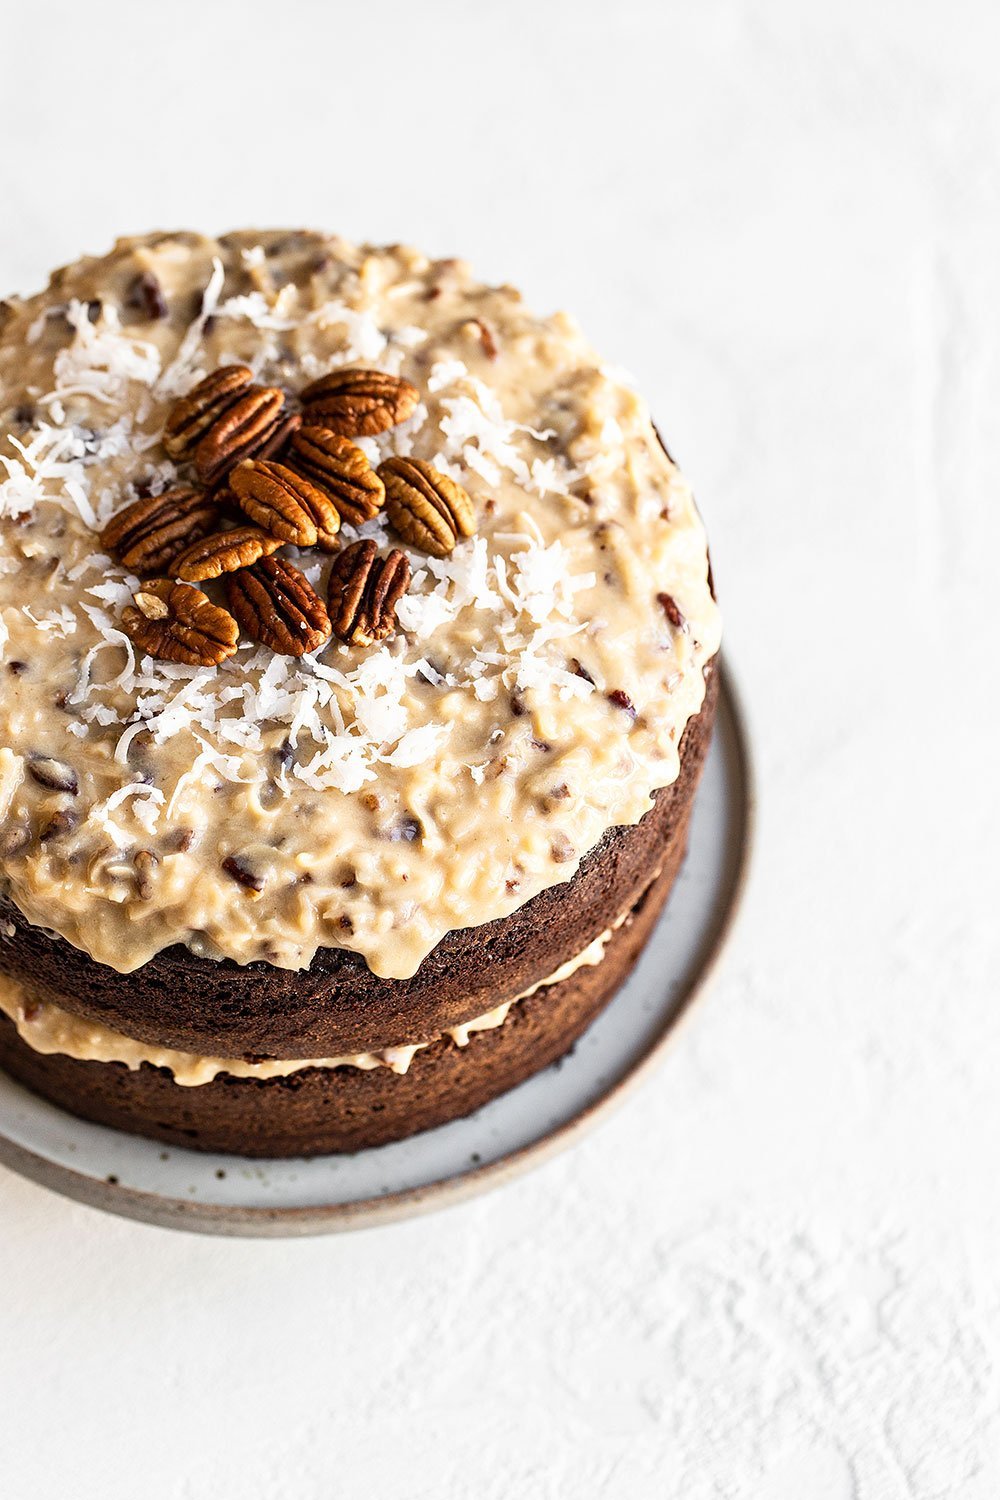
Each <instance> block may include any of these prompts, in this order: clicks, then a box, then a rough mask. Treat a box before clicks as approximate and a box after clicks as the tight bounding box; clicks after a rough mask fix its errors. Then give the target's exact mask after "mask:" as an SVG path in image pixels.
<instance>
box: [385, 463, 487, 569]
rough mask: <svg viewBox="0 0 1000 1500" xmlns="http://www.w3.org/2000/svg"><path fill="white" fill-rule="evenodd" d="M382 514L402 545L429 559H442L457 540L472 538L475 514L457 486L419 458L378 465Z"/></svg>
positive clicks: (462, 491)
mask: <svg viewBox="0 0 1000 1500" xmlns="http://www.w3.org/2000/svg"><path fill="white" fill-rule="evenodd" d="M378 472H379V476H380V478H381V479H382V482H383V483H384V485H385V511H386V515H387V516H388V517H389V520H390V522H391V524H392V525H393V526H394V527H395V529H396V530H397V531H398V532H399V534H400V536H401V537H402V538H403V539H404V541H407V542H409V543H410V544H411V545H412V546H414V547H419V548H420V549H421V550H422V551H423V552H429V553H430V554H431V556H432V557H445V556H447V554H448V553H449V552H450V551H451V550H452V548H453V547H454V546H455V543H456V542H457V541H458V539H459V537H465V536H472V534H473V532H474V531H475V529H476V513H475V511H474V510H473V508H472V501H471V500H470V499H469V497H468V495H467V494H466V493H465V491H464V490H463V488H462V486H461V485H460V484H456V483H455V481H454V480H453V479H449V478H448V476H447V474H442V473H441V472H440V470H439V469H435V468H433V467H432V466H431V465H430V464H428V463H424V461H423V459H420V458H387V459H386V460H385V462H384V463H381V464H379V469H378Z"/></svg>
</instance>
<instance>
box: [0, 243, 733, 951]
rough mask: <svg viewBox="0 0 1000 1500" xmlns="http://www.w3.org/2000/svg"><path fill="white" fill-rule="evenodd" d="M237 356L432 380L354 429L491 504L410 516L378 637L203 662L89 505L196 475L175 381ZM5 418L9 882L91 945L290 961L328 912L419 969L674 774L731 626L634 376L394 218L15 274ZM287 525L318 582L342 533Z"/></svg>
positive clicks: (51, 925)
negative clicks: (185, 447)
mask: <svg viewBox="0 0 1000 1500" xmlns="http://www.w3.org/2000/svg"><path fill="white" fill-rule="evenodd" d="M140 278H153V279H154V283H155V285H156V286H157V287H158V288H159V290H160V292H161V293H162V302H163V304H165V308H166V315H165V316H161V317H156V316H154V317H150V306H149V305H148V301H149V299H147V306H145V307H143V306H142V305H141V302H140V305H138V306H137V305H136V303H137V301H139V300H140V299H137V298H136V297H135V294H134V288H135V286H136V284H137V282H138V281H139V280H140ZM144 284H145V285H146V286H148V285H150V284H151V283H150V282H149V281H148V280H147V281H146V282H145V283H144ZM153 310H155V301H154V309H153ZM484 325H485V326H486V327H487V328H488V329H489V330H490V339H489V340H488V341H484V339H483V337H482V332H481V330H482V327H483V326H484ZM229 363H240V364H245V365H248V366H249V367H250V368H251V369H252V370H253V372H254V374H255V375H256V376H257V378H258V379H260V380H262V381H264V382H266V383H268V384H272V385H278V386H281V387H282V388H283V389H285V390H286V391H287V392H288V393H289V394H290V395H291V396H294V395H295V394H296V393H297V392H298V391H299V390H301V389H302V387H303V386H304V385H306V384H307V383H308V382H310V381H312V380H315V379H317V378H318V377H319V376H321V375H323V374H325V373H326V372H327V371H329V370H331V369H334V368H336V367H338V366H348V365H363V366H366V367H367V368H371V369H377V370H382V371H385V372H387V373H390V374H396V375H402V376H405V377H406V379H407V380H409V381H411V382H412V383H413V384H414V385H415V386H416V387H417V388H418V390H419V391H420V393H421V399H420V402H419V403H418V405H417V407H416V410H415V411H414V412H413V413H412V415H411V416H410V417H409V418H408V419H407V420H406V421H405V422H404V423H402V424H401V425H399V426H396V427H394V428H392V429H391V430H389V431H387V432H385V433H383V434H381V435H380V436H378V437H375V438H365V437H362V438H358V439H356V440H355V441H356V442H357V444H358V446H360V447H362V448H363V449H364V451H365V453H366V454H367V455H368V457H369V459H370V461H371V462H372V463H373V464H377V463H379V462H381V461H382V459H384V458H386V457H388V456H389V455H400V456H404V457H405V456H412V457H414V458H419V459H423V460H426V461H428V462H429V463H431V464H433V465H434V466H435V467H436V468H437V469H438V470H440V471H441V472H442V473H444V474H446V475H448V476H449V477H451V478H453V479H454V480H456V481H457V482H458V483H460V484H461V485H462V486H464V488H465V490H466V491H467V492H468V494H469V495H470V497H471V498H472V501H473V504H474V506H475V511H476V520H477V527H478V530H477V534H476V535H475V536H473V537H471V538H469V539H468V540H464V541H461V542H460V543H459V545H457V546H456V547H455V550H454V551H453V552H452V553H451V554H450V555H449V556H447V557H445V558H440V559H439V558H435V557H428V556H427V555H425V554H423V553H421V552H419V551H416V550H411V549H408V548H404V549H405V550H406V551H407V555H408V557H409V560H410V565H411V568H412V570H413V579H412V582H411V585H410V588H409V591H408V592H407V594H406V595H405V596H404V597H403V599H402V600H401V601H400V603H399V606H398V610H397V617H398V622H399V629H398V631H397V633H396V634H395V635H394V636H393V637H391V638H390V639H389V640H387V641H385V642H384V643H382V644H378V645H374V646H371V647H368V648H362V647H355V646H346V645H343V644H340V643H338V642H337V641H336V640H334V641H332V642H330V643H328V644H326V645H325V646H323V647H322V648H320V649H319V650H318V651H316V652H315V653H313V654H312V655H309V656H305V657H301V658H297V659H296V658H289V657H284V656H277V655H274V654H272V653H271V652H270V651H268V650H266V649H264V648H262V647H258V646H256V645H254V644H253V643H252V642H245V643H243V644H241V645H240V647H239V649H238V651H237V652H236V654H235V655H234V656H232V657H230V658H229V659H228V660H227V661H225V662H223V663H221V664H220V665H219V666H214V667H187V666H179V665H173V664H171V663H168V662H163V661H159V660H154V659H153V658H151V657H148V656H143V654H142V652H141V651H140V650H139V649H138V648H137V647H135V646H134V645H133V643H132V642H131V641H130V640H129V638H128V636H127V635H126V634H125V633H124V632H123V631H122V629H121V625H120V615H121V611H122V609H123V607H124V606H125V605H127V603H128V602H129V600H130V598H131V595H132V594H133V592H134V591H135V590H136V589H137V588H138V587H139V582H140V581H139V580H138V579H137V578H135V577H133V576H131V575H129V574H128V573H127V572H126V571H125V570H123V569H122V568H121V567H119V566H118V565H117V564H116V563H115V562H114V561H113V560H112V559H111V558H110V557H108V556H106V555H105V554H104V553H103V552H102V550H101V545H100V541H99V537H98V531H99V529H100V528H101V527H102V526H103V525H104V523H105V522H106V521H107V520H108V519H109V518H110V517H111V516H112V515H113V514H114V513H115V512H116V511H117V510H118V509H120V508H121V507H122V506H123V505H125V504H127V503H129V502H130V501H132V500H134V499H135V498H136V496H137V495H138V494H140V493H141V494H158V493H161V492H162V491H163V490H164V489H166V488H168V487H169V486H170V485H171V484H173V483H175V482H177V481H181V482H183V481H184V480H185V478H186V471H185V470H184V469H183V468H181V469H178V468H177V467H176V466H175V465H174V464H173V463H172V462H171V460H170V459H169V458H168V457H167V456H166V453H165V451H164V449H163V447H162V443H161V435H162V430H163V425H164V421H165V418H166V414H167V412H168V410H169V407H170V404H171V403H172V402H173V401H174V400H175V399H176V398H177V397H178V396H179V395H182V394H184V393H185V392H186V391H188V390H189V389H191V387H192V386H193V385H194V384H195V383H196V382H197V381H198V380H200V379H201V378H202V377H203V376H204V375H205V374H206V373H208V372H210V371H212V370H214V369H216V368H218V367H219V366H220V365H224V364H229ZM0 432H2V433H3V438H2V442H0V746H2V748H0V870H2V878H3V889H4V891H5V892H6V894H8V895H9V896H10V898H11V899H12V900H13V901H14V902H15V904H16V905H17V906H18V907H19V908H20V910H21V911H22V912H23V913H24V914H25V915H26V917H27V918H28V919H29V920H30V921H31V922H33V923H34V924H36V925H38V926H40V927H43V928H46V929H49V930H51V931H54V932H56V933H58V934H60V935H61V936H62V937H64V938H66V939H67V940H68V941H69V942H70V943H72V944H74V945H75V946H76V947H78V948H80V949H83V950H84V951H86V952H87V953H89V954H91V955H92V956H93V957H94V958H95V959H98V960H99V961H100V962H102V963H105V964H108V965H111V966H112V967H113V968H116V969H118V970H121V971H123V972H127V971H130V970H132V969H134V968H136V967H137V966H139V965H140V964H142V963H144V962H146V961H147V960H148V959H149V958H150V957H151V956H152V955H153V954H155V953H156V952H158V951H159V950H160V949H162V948H164V947H166V946H168V945H170V944H172V943H176V942H182V943H185V944H187V945H188V947H189V948H190V949H191V950H192V951H194V952H195V953H198V954H201V955H204V956H207V957H211V958H220V957H229V958H232V959H235V960H236V961H237V962H240V963H245V962H249V961H251V960H255V959H263V960H266V961H268V962H270V963H272V964H275V965H278V966H280V967H283V968H289V969H298V968H302V967H305V966H307V965H308V964H309V962H310V960H311V959H312V957H313V954H314V953H315V951H316V949H317V947H320V946H325V947H343V948H350V949H353V950H355V951H357V952H358V953H360V954H362V955H363V956H364V958H365V959H366V961H367V963H368V964H369V966H370V968H371V969H372V970H373V972H374V973H376V974H378V975H381V976H384V977H392V978H404V977H407V976H409V975H411V974H413V973H414V972H415V970H416V969H417V967H418V965H419V964H420V962H421V960H422V959H423V958H424V957H425V956H426V955H427V954H428V953H429V952H430V951H431V949H432V948H434V946H435V945H436V944H437V943H438V942H439V941H440V939H441V938H442V937H443V936H444V935H445V934H446V933H448V932H449V931H451V930H454V929H457V928H463V927H468V926H475V925H478V924H480V923H483V922H486V921H489V920H491V919H493V918H497V917H503V916H506V915H508V914H509V913H511V912H512V911H514V910H516V909H517V908H518V907H519V906H521V905H523V904H524V902H525V901H527V900H529V899H530V898H531V897H532V896H534V895H535V894H537V893H538V892H539V891H541V890H543V889H544V888H546V887H548V886H551V885H554V884H556V883H558V882H561V881H565V880H568V879H570V878H571V877H572V876H573V874H574V873H575V871H576V869H577V868H578V865H579V861H580V859H581V857H582V856H583V855H584V854H585V853H586V852H587V850H588V849H590V848H592V847H593V845H594V844H596V843H597V841H598V840H599V839H600V837H601V835H602V834H603V833H604V832H605V831H606V830H607V829H608V828H609V827H611V826H613V825H618V824H632V823H635V822H637V821H638V820H639V819H640V818H641V817H642V815H643V814H644V813H645V812H646V811H647V810H648V809H649V807H650V806H651V794H652V792H653V791H654V790H655V789H657V788H659V787H664V786H667V785H669V784H670V783H671V782H672V781H673V780H674V779H675V778H676V776H677V774H678V770H679V759H678V745H679V742H680V739H681V735H682V733H683V730H684V727H685V725H686V724H687V722H688V720H689V719H690V718H691V717H692V715H694V714H695V713H697V711H698V709H699V707H700V706H701V703H702V699H703V696H704V678H703V668H704V666H705V664H706V663H707V662H708V661H709V659H710V658H711V657H712V656H713V655H714V654H715V652H716V650H717V649H718V645H719V636H720V622H719V615H718V611H717V609H716V606H715V603H714V601H713V599H712V596H711V591H710V587H709V581H708V559H707V549H706V540H705V535H704V532H703V529H702V525H701V522H700V519H699V517H698V514H697V511H696V509H695V506H694V503H693V500H692V497H691V493H690V490H689V488H688V486H687V485H686V483H685V482H684V480H683V479H682V477H681V475H680V474H679V472H678V470H677V469H676V468H675V467H674V465H673V464H672V463H671V462H670V461H669V459H668V458H667V457H666V455H665V454H664V452H663V450H662V448H661V447H660V445H659V443H658V441H657V439H656V436H655V433H654V431H653V428H652V425H651V423H650V418H649V413H648V411H647V408H646V406H645V404H644V402H643V401H642V399H641V398H640V397H639V396H638V395H637V394H636V393H635V391H634V390H633V389H632V388H631V387H630V386H629V385H628V383H627V382H626V381H625V380H624V379H623V378H622V377H621V375H620V374H618V373H614V372H612V371H610V370H609V369H607V368H606V367H605V366H603V365H602V364H601V363H600V361H599V360H598V358H597V356H596V355H595V354H594V352H593V351H592V349H591V348H590V346H589V345H588V344H587V342H586V341H585V340H584V338H583V337H582V335H581V334H580V333H579V331H578V330H577V328H576V326H575V324H574V323H573V322H572V321H571V320H570V319H569V318H568V317H566V316H565V315H563V314H556V315H555V316H553V317H549V318H536V317H535V316H533V315H532V314H530V313H529V312H527V311H526V310H525V308H524V307H523V305H522V303H521V301H520V298H519V296H518V294H517V293H516V292H515V291H513V290H511V289H510V288H508V287H499V288H493V287H487V286H484V285H482V284H480V283H478V282H476V281H475V280H474V279H473V278H472V276H471V273H470V272H469V270H468V268H467V267H466V266H464V265H463V264H462V263H460V262H455V261H430V260H428V259H427V258H425V257H424V256H422V255H421V254H419V253H418V252H416V251H413V250H409V249H401V248H399V247H391V248H386V249H374V248H371V247H368V246H356V245H353V244H349V243H347V242H345V241H343V240H340V239H336V238H328V237H324V236H320V235H317V234H305V233H303V234H286V233H277V232H272V233H258V232H247V233H240V234H234V235H228V236H226V237H224V238H223V239H221V240H217V241H216V240H211V239H206V238H202V237H199V236H195V235H188V234H176V235H152V236H149V237H146V238H142V239H131V240H125V241H122V242H120V243H119V244H118V245H117V246H116V247H115V249H114V250H113V251H112V253H111V254H110V255H109V256H107V257H105V258H102V259H88V260H83V261H81V262H79V263H78V264H76V265H74V266H72V267H69V268H68V269H66V270H64V271H62V272H59V273H57V275H56V276H55V277H54V278H53V281H52V283H51V285H50V287H49V289H48V290H47V291H46V292H45V293H43V294H41V295H40V296H38V297H35V298H32V299H30V300H29V301H24V302H21V301H14V302H9V303H7V304H4V305H3V309H2V310H0ZM367 536H371V537H374V538H376V540H377V541H378V542H379V545H380V546H383V545H384V546H400V545H404V544H403V543H401V541H400V538H399V537H398V536H395V535H394V534H392V533H391V532H389V531H388V529H387V523H386V520H385V517H384V515H379V516H377V517H376V518H375V519H374V520H372V521H369V522H366V523H365V524H364V525H363V526H361V527H360V528H358V529H356V528H354V527H351V526H349V525H345V526H343V527H342V529H341V532H340V537H339V540H340V541H341V543H342V544H343V545H344V546H346V545H348V544H349V543H350V542H352V541H355V540H357V539H358V538H359V537H367ZM283 555H284V556H286V557H287V558H288V559H289V560H290V561H291V562H292V563H294V564H295V565H296V566H298V567H301V569H302V570H303V572H304V573H305V575H306V577H307V578H308V579H309V581H310V582H311V583H312V584H313V585H314V587H315V588H317V589H318V590H319V591H320V593H321V594H323V593H324V591H325V581H326V574H327V571H328V569H329V567H330V562H331V560H330V559H329V558H328V557H323V556H320V555H319V554H316V553H313V552H309V553H302V554H300V553H298V552H297V550H296V549H295V548H294V547H288V548H286V549H285V551H284V553H283ZM213 587H214V586H213V585H205V590H206V592H207V593H209V594H210V595H212V596H213V597H216V596H214V595H213ZM664 599H667V600H669V608H668V607H667V606H665V604H664ZM41 763H44V764H45V765H46V766H49V765H51V764H52V763H56V764H58V765H59V766H61V767H63V768H65V774H64V775H63V776H62V778H61V780H60V776H58V775H55V776H54V775H53V774H52V773H47V776H42V777H41V779H40V775H39V770H38V767H39V765H40V764H41ZM53 780H55V781H56V782H57V783H59V784H58V785H53V784H52V782H53ZM70 787H72V788H75V790H70V789H68V788H70ZM234 869H236V870H238V871H239V872H242V874H244V875H245V877H246V878H240V879H234V878H233V875H232V873H231V872H232V871H233V870H234Z"/></svg>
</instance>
